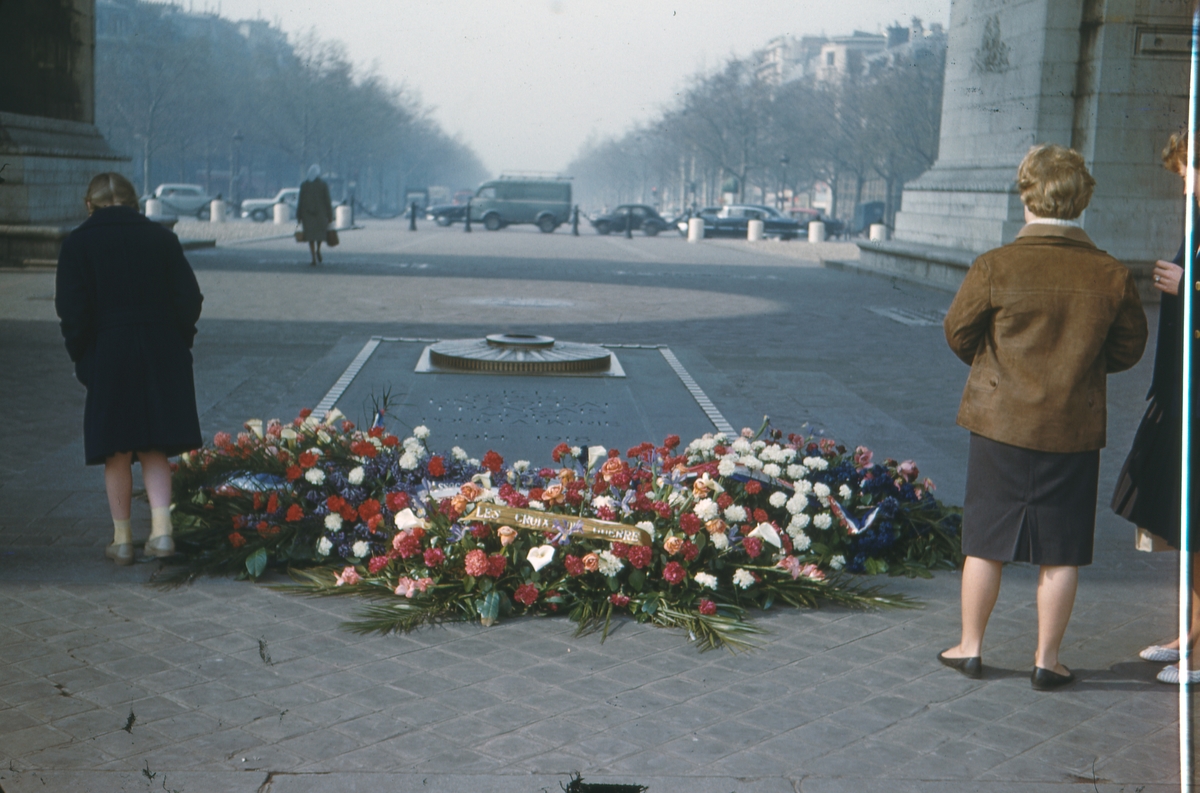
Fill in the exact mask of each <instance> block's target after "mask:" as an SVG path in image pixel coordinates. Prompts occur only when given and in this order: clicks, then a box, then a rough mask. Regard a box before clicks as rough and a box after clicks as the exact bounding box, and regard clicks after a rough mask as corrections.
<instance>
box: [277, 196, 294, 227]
mask: <svg viewBox="0 0 1200 793" xmlns="http://www.w3.org/2000/svg"><path fill="white" fill-rule="evenodd" d="M274 210H275V225H276V226H282V225H283V224H285V223H287V222H288V221H289V220H291V219H292V217H291V215H292V213H291V212H290V211H289V207H288V205H287V204H285V203H283V202H282V201H280V202H279V203H278V204H276V205H275V207H274Z"/></svg>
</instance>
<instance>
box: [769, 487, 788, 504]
mask: <svg viewBox="0 0 1200 793" xmlns="http://www.w3.org/2000/svg"><path fill="white" fill-rule="evenodd" d="M787 500H788V497H787V493H784V492H783V491H782V490H776V491H775V492H774V493H772V494H771V495H770V497H769V498H768V499H767V503H768V504H770V505H771V506H773V507H776V508H778V507H782V506H783V505H784V504H786V503H787Z"/></svg>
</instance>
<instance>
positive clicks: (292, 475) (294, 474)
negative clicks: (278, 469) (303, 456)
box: [287, 465, 304, 482]
mask: <svg viewBox="0 0 1200 793" xmlns="http://www.w3.org/2000/svg"><path fill="white" fill-rule="evenodd" d="M302 476H304V469H303V468H301V467H300V466H298V465H289V466H288V469H287V480H288V481H289V482H295V481H296V480H297V479H299V478H300V477H302Z"/></svg>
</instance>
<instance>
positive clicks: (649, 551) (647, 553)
mask: <svg viewBox="0 0 1200 793" xmlns="http://www.w3.org/2000/svg"><path fill="white" fill-rule="evenodd" d="M653 558H654V549H653V548H651V547H650V546H649V545H634V546H633V547H631V548H630V549H629V563H630V564H631V565H633V566H634V567H636V568H637V569H638V570H642V569H644V568H645V567H646V565H648V564H650V561H651V560H652V559H653Z"/></svg>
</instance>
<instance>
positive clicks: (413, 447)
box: [400, 435, 421, 452]
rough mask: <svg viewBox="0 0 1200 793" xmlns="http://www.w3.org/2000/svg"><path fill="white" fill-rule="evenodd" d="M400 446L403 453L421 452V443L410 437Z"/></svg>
mask: <svg viewBox="0 0 1200 793" xmlns="http://www.w3.org/2000/svg"><path fill="white" fill-rule="evenodd" d="M400 445H401V446H403V447H404V449H405V451H410V452H418V451H420V450H421V442H420V441H419V440H417V439H416V438H414V437H412V436H411V435H410V436H408V437H407V438H405V439H404V440H403V441H401V443H400Z"/></svg>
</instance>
